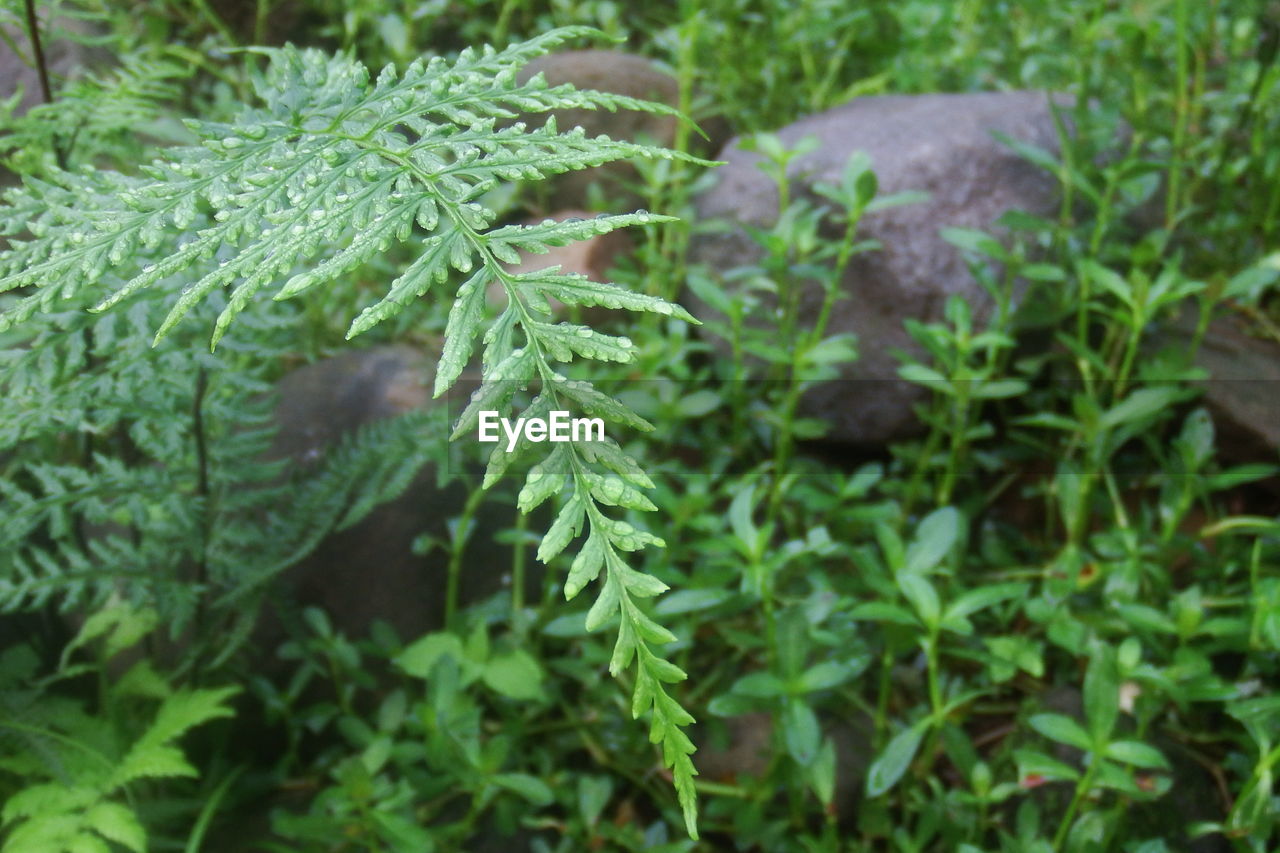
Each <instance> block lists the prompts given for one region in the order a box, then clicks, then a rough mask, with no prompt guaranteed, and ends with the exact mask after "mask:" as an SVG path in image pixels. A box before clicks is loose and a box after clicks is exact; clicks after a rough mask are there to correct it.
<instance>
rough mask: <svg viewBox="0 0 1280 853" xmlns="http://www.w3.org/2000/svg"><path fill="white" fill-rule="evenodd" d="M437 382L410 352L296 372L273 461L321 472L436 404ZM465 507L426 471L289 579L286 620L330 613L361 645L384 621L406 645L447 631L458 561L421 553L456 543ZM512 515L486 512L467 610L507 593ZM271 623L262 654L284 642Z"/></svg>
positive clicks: (469, 557)
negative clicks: (360, 438)
mask: <svg viewBox="0 0 1280 853" xmlns="http://www.w3.org/2000/svg"><path fill="white" fill-rule="evenodd" d="M429 376H430V361H429V359H427V358H426V357H425V356H424V355H422V354H421V353H419V352H417V351H416V350H414V349H412V348H411V347H406V346H383V347H373V348H370V349H364V350H350V351H347V352H343V353H341V354H339V355H336V356H333V357H331V358H327V359H324V360H321V361H317V362H315V363H314V364H310V365H307V366H306V367H302V368H300V369H298V370H295V371H294V372H292V373H290V374H288V375H287V376H285V377H284V378H283V379H282V380H281V381H280V383H279V386H278V390H279V394H280V397H279V402H278V404H277V406H276V421H277V424H278V426H279V433H278V435H277V437H276V440H275V443H274V446H273V447H272V449H271V452H270V454H269V455H270V457H271V458H275V459H280V458H287V459H290V460H292V462H293V463H294V464H295V465H296V466H299V467H302V468H307V467H311V466H313V465H316V464H318V463H319V462H320V460H321V459H322V458H323V456H324V454H325V452H326V451H328V450H329V448H331V447H333V446H334V445H335V444H336V443H337V442H338V441H339V440H340V439H341V438H343V437H344V436H346V435H349V434H351V433H353V432H355V431H356V430H357V429H359V428H360V427H362V426H366V425H369V424H372V423H374V422H376V421H379V420H383V419H386V418H391V417H394V416H396V415H400V414H404V413H406V412H409V411H411V410H414V409H420V408H423V407H425V406H428V405H430V404H431V402H430V393H429V390H428V387H427V385H426V382H427V381H428V378H429ZM465 501H466V493H465V490H464V488H463V484H462V483H461V482H458V481H455V482H453V483H451V484H450V485H449V486H448V487H446V488H445V489H443V490H441V489H439V488H437V486H436V474H435V471H434V470H433V469H432V468H431V467H430V466H428V467H427V468H424V469H423V470H422V471H421V472H419V474H418V476H417V477H416V478H415V479H414V481H413V482H412V484H411V485H410V486H409V487H408V489H406V490H405V492H404V493H403V494H401V495H400V496H399V497H398V498H395V499H394V500H392V501H390V502H388V503H385V504H383V505H381V506H379V507H378V508H376V509H374V510H373V511H372V512H371V513H370V514H369V515H368V516H367V517H365V518H364V519H363V520H362V521H360V522H359V523H357V524H355V525H353V526H351V527H349V528H347V529H345V530H342V531H339V532H336V533H333V534H330V535H329V536H328V537H327V538H326V539H325V540H324V541H323V542H321V543H320V545H319V546H318V547H317V548H316V549H315V551H314V552H313V553H312V554H311V555H310V556H308V557H306V558H305V559H304V560H302V561H301V562H300V563H298V564H297V565H295V566H293V567H291V568H289V569H288V570H286V571H285V572H284V573H283V574H282V575H281V578H280V582H279V584H278V585H277V589H278V593H277V596H278V597H280V598H283V599H284V600H285V602H286V603H287V604H288V605H289V606H288V607H286V611H294V610H297V609H299V608H301V607H305V606H318V607H321V608H323V609H324V610H326V611H328V613H329V615H330V618H331V621H332V622H333V624H334V627H335V629H336V630H338V631H341V632H343V633H345V634H347V635H348V636H351V637H359V636H364V635H366V634H367V633H368V630H369V627H370V625H371V624H372V622H373V620H375V619H382V620H384V621H386V622H388V623H389V624H390V625H391V626H392V628H394V629H395V630H396V632H397V634H398V635H399V636H400V638H401V639H402V640H405V641H407V640H409V639H411V638H414V637H417V636H419V635H421V634H423V633H426V632H427V631H431V630H435V629H438V628H440V627H441V626H442V624H443V621H444V609H445V607H444V604H445V602H444V590H445V583H446V571H447V563H448V557H447V555H446V554H445V553H443V552H442V550H441V549H438V548H437V549H432V550H431V551H430V552H428V553H427V554H426V555H424V556H418V555H415V554H414V553H413V551H412V545H413V542H414V540H415V539H416V538H417V537H418V536H419V535H420V534H423V533H430V534H432V535H434V536H436V537H438V538H440V539H442V540H445V541H447V539H448V534H447V526H446V525H447V522H448V521H449V519H450V518H453V517H455V516H457V515H458V514H459V513H460V512H461V511H462V507H463V505H464V503H465ZM512 513H513V510H510V509H509V508H507V507H502V506H498V505H496V504H489V505H486V506H483V507H482V508H481V511H480V513H479V514H478V517H477V519H476V524H477V527H476V530H475V532H474V533H473V535H472V536H471V538H470V540H469V542H468V546H467V551H466V555H465V559H464V566H463V568H464V571H463V573H462V576H461V578H460V582H459V603H460V604H462V605H465V604H466V603H469V602H474V601H478V600H480V599H482V598H484V597H487V596H488V595H491V594H493V593H494V592H497V591H498V589H499V588H500V586H501V584H502V576H503V571H502V569H501V567H502V566H503V565H506V564H509V562H510V548H509V547H507V546H500V545H497V544H495V543H494V542H493V541H492V534H493V532H494V531H496V530H498V529H501V528H502V527H506V526H508V525H509V524H510V523H511V521H512V519H513V515H512ZM285 618H286V620H287V619H288V618H289V616H288V613H287V612H286V615H285ZM267 622H268V625H267V626H266V628H265V629H264V630H265V631H266V634H267V635H271V634H273V633H274V634H275V636H264V637H261V638H260V639H259V643H258V645H259V646H260V647H263V646H266V647H270V643H271V641H272V640H276V639H279V635H278V628H273V627H272V626H271V624H270V622H271V620H269V619H268V620H267Z"/></svg>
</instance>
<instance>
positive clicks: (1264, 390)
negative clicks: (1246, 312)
mask: <svg viewBox="0 0 1280 853" xmlns="http://www.w3.org/2000/svg"><path fill="white" fill-rule="evenodd" d="M1194 328H1195V325H1194V320H1193V319H1192V318H1191V317H1190V316H1187V315H1184V318H1183V320H1182V322H1180V323H1179V325H1178V327H1177V328H1176V330H1175V332H1174V333H1173V334H1174V335H1175V336H1176V339H1175V341H1174V342H1173V343H1174V345H1175V346H1179V345H1180V346H1183V347H1185V346H1186V343H1187V338H1188V337H1189V336H1190V334H1191V333H1192V332H1193V331H1194ZM1196 366H1198V367H1202V368H1204V369H1205V370H1206V371H1208V373H1209V380H1208V381H1207V382H1205V384H1204V393H1205V401H1206V402H1207V403H1208V404H1209V409H1210V411H1211V412H1212V413H1213V414H1214V423H1215V425H1216V426H1217V428H1218V432H1219V433H1220V435H1219V440H1218V444H1219V446H1221V447H1223V448H1224V450H1226V451H1227V454H1228V456H1229V457H1231V458H1234V459H1238V460H1239V459H1245V458H1248V459H1253V460H1257V459H1265V458H1270V459H1274V458H1275V454H1276V451H1277V450H1280V397H1277V396H1276V389H1277V388H1280V344H1278V343H1276V342H1275V341H1273V340H1267V339H1264V338H1259V337H1255V336H1253V335H1250V334H1249V333H1248V331H1247V330H1246V328H1245V324H1244V323H1243V322H1241V321H1240V319H1239V318H1237V317H1234V316H1223V317H1219V318H1217V319H1215V320H1214V321H1213V322H1211V323H1210V324H1209V327H1208V328H1207V329H1206V330H1205V336H1204V340H1203V342H1202V343H1201V344H1200V349H1199V351H1198V352H1197V353H1196Z"/></svg>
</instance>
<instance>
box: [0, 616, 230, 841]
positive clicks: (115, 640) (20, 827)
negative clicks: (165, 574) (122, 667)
mask: <svg viewBox="0 0 1280 853" xmlns="http://www.w3.org/2000/svg"><path fill="white" fill-rule="evenodd" d="M156 626H157V614H156V612H155V611H154V610H152V609H149V608H145V609H140V608H136V607H134V606H132V605H130V604H128V603H126V602H123V601H120V600H116V601H113V602H110V603H109V604H108V605H107V606H106V607H104V608H103V609H101V610H98V611H97V612H95V613H94V614H93V615H91V616H90V617H89V618H88V619H86V620H85V622H84V625H83V627H82V628H81V630H80V632H79V633H78V634H77V635H76V637H75V638H74V639H73V640H72V642H71V643H70V644H69V645H68V646H67V647H66V649H65V650H64V652H63V661H62V665H61V666H60V668H59V671H58V672H57V673H56V674H55V675H54V676H53V677H46V678H39V677H38V676H37V673H36V664H37V659H36V657H35V655H34V653H33V652H32V650H31V648H30V647H28V646H15V647H12V648H10V649H8V650H7V651H6V653H5V657H4V659H3V661H2V664H0V674H2V675H3V677H4V679H5V681H4V682H3V683H0V702H3V707H4V714H3V716H0V743H3V744H4V746H5V750H4V759H3V761H0V778H3V777H6V776H7V777H16V779H17V780H18V785H19V790H17V791H16V792H12V793H11V794H10V795H8V796H7V797H6V800H5V804H4V807H3V809H0V826H3V828H4V829H5V830H6V832H5V837H4V844H3V846H0V850H4V851H6V853H27V851H37V850H40V851H49V853H62V851H67V853H74V852H75V851H81V850H108V849H110V848H109V846H108V843H107V842H108V841H110V842H114V843H116V844H118V845H120V846H122V847H124V848H126V849H128V850H132V851H134V853H144V851H146V850H148V849H152V848H151V846H150V844H149V841H148V833H147V830H146V828H145V826H144V824H143V821H142V818H141V817H140V815H139V807H140V800H141V799H143V796H144V794H143V791H144V790H145V786H146V785H147V783H149V782H151V783H152V784H154V780H165V779H174V778H182V777H195V776H197V775H198V774H197V770H196V768H195V767H194V766H193V765H192V764H191V762H190V761H189V760H188V758H187V757H186V756H185V755H184V754H183V752H182V750H181V749H179V748H178V746H177V744H176V742H177V741H178V739H179V738H181V737H182V736H183V735H185V734H186V733H187V732H188V731H190V730H191V729H194V728H196V727H198V726H201V725H203V724H205V723H207V722H209V721H212V720H216V719H218V718H222V717H230V716H231V715H232V710H231V708H230V706H229V705H228V700H229V699H230V698H231V697H232V696H234V695H235V694H236V693H238V692H239V689H238V688H236V687H219V688H206V689H196V690H192V689H185V688H184V689H174V688H173V687H171V686H170V685H169V683H168V682H167V681H166V680H165V679H164V678H163V677H162V676H161V675H160V674H159V673H157V672H156V671H155V669H154V668H153V667H152V666H151V664H150V663H149V662H148V661H146V660H140V661H138V662H136V663H134V664H133V665H132V666H131V667H130V668H129V669H128V670H127V671H126V672H125V673H124V674H123V675H121V676H120V677H119V678H118V679H117V680H115V681H114V682H111V683H110V685H109V686H108V682H107V678H106V673H105V668H106V667H107V666H108V664H109V663H110V662H111V660H112V659H113V658H116V657H117V656H118V655H120V654H122V653H124V652H127V651H130V650H134V649H135V647H136V646H137V645H138V643H139V641H140V640H141V639H142V638H143V637H144V636H146V635H147V634H149V633H151V632H152V631H153V630H154V629H155V628H156ZM91 646H92V647H94V648H95V650H96V652H97V655H96V657H97V660H96V662H94V663H75V662H73V660H72V658H71V656H72V653H73V652H75V651H76V650H78V649H84V648H89V647H91ZM86 676H96V677H97V678H98V679H99V680H100V682H101V684H102V687H103V693H104V695H103V697H102V703H101V704H102V707H101V709H100V711H99V713H97V714H93V713H89V712H88V710H87V709H86V708H85V707H84V705H83V704H82V703H79V702H76V701H74V700H71V699H69V698H66V697H57V698H55V697H54V696H52V695H50V694H52V693H53V692H54V691H53V687H54V685H56V684H57V683H58V682H64V681H68V680H72V679H77V678H84V677H86ZM5 783H6V784H5V787H6V788H10V789H12V782H11V781H10V780H9V779H5ZM151 796H153V797H154V792H151ZM210 803H211V804H216V798H212V799H211V800H210Z"/></svg>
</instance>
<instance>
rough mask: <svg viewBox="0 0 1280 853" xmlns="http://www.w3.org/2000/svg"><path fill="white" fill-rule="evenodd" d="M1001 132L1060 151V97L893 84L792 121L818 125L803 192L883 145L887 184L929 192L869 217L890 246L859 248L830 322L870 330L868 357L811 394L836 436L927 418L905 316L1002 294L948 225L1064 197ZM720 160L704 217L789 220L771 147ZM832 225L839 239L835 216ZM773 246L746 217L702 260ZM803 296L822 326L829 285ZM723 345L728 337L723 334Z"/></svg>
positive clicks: (812, 411)
mask: <svg viewBox="0 0 1280 853" xmlns="http://www.w3.org/2000/svg"><path fill="white" fill-rule="evenodd" d="M993 131H998V132H1001V133H1004V134H1007V135H1008V136H1010V137H1013V138H1015V139H1018V140H1022V141H1025V142H1029V143H1032V144H1034V145H1037V146H1039V147H1041V148H1045V149H1048V150H1050V151H1056V150H1057V149H1058V132H1057V129H1056V126H1055V123H1054V120H1053V115H1052V112H1051V109H1050V101H1049V97H1048V96H1047V95H1045V94H1043V93H1037V92H1002V93H989V94H945V95H887V96H882V97H868V98H859V99H858V100H855V101H853V102H852V103H849V104H846V105H844V106H842V107H837V108H835V109H832V110H828V111H827V112H824V113H820V114H818V115H814V116H810V117H808V118H805V119H802V120H800V121H798V122H796V123H794V124H792V125H790V126H788V127H786V128H783V129H782V130H781V131H779V132H778V136H779V138H780V139H781V140H782V142H783V143H784V144H785V145H787V146H789V147H790V146H794V145H795V144H796V143H797V142H799V141H800V140H801V139H803V138H804V137H806V136H815V137H816V138H817V139H818V142H819V145H818V147H817V149H816V150H814V151H813V152H811V153H809V154H806V155H804V156H802V157H798V158H797V159H796V160H794V161H792V164H791V168H790V174H791V175H792V177H793V181H794V184H793V186H794V192H795V195H796V196H797V197H801V196H804V197H808V198H810V199H811V200H813V201H815V202H825V200H824V199H822V198H821V197H820V196H817V195H816V194H815V193H813V191H812V187H813V185H814V184H815V183H819V182H824V183H832V184H838V183H839V180H840V176H841V174H842V173H843V171H844V167H845V164H846V163H847V162H848V159H849V157H850V156H851V155H852V154H853V153H854V152H856V151H865V152H867V154H869V155H870V157H871V160H872V165H873V168H874V170H875V172H876V175H877V177H878V179H879V186H880V193H881V195H889V194H892V193H898V192H903V191H907V190H920V191H924V192H927V193H929V194H930V199H929V200H928V201H926V202H921V203H917V204H909V205H905V206H902V207H896V208H891V209H887V210H883V211H878V212H875V213H872V214H869V215H868V216H866V217H865V218H864V219H863V221H862V227H861V231H860V235H859V236H860V237H861V238H863V239H875V240H879V241H880V243H881V244H882V248H881V249H879V250H877V251H873V252H869V253H865V254H862V255H860V256H857V257H855V258H854V260H853V262H852V263H851V264H850V265H849V267H848V269H847V270H846V272H845V275H844V280H843V282H842V286H843V289H844V291H845V293H846V294H847V296H848V297H849V298H847V299H843V300H841V301H839V302H837V303H836V305H835V308H834V310H833V311H832V314H831V320H830V324H829V325H828V328H827V331H828V333H829V334H835V333H841V332H852V333H854V334H855V335H857V337H858V351H859V353H860V356H859V359H858V361H857V362H855V363H853V364H849V365H845V366H844V367H843V369H842V372H841V376H840V378H839V379H837V380H832V381H829V382H826V383H823V384H822V385H820V386H818V387H816V388H814V389H813V390H812V392H811V393H809V394H808V395H806V397H805V398H804V400H803V402H802V414H805V415H808V416H812V417H819V418H822V419H823V420H825V421H826V422H827V424H828V425H829V427H830V429H829V432H828V436H827V437H828V438H829V439H831V440H834V441H839V442H844V443H848V444H855V445H867V446H874V445H879V444H883V443H884V442H887V441H892V440H894V439H898V438H902V437H904V436H907V435H910V434H911V433H913V432H915V431H916V430H918V428H919V423H918V421H917V418H916V417H915V414H914V413H913V411H912V406H913V404H915V403H916V402H918V401H919V400H921V399H922V396H923V395H922V391H921V389H919V388H918V387H917V386H913V385H911V384H909V383H907V382H905V381H902V380H900V379H899V378H898V373H897V371H898V366H899V362H898V360H897V359H895V358H894V357H893V355H892V354H891V353H890V350H892V349H894V348H900V349H902V350H905V351H908V352H914V353H917V354H921V351H920V348H919V347H918V346H917V345H916V344H915V342H914V341H913V340H912V339H911V338H910V337H909V336H908V334H907V333H906V331H905V330H904V329H903V321H904V320H906V319H907V318H915V319H918V320H923V321H932V320H937V319H939V318H940V317H941V316H942V310H943V306H944V305H945V304H946V301H947V298H948V297H949V296H951V295H952V294H959V295H961V296H963V297H964V298H965V299H966V300H968V301H969V302H970V303H971V304H972V305H973V306H974V309H975V311H974V313H975V315H977V316H979V317H981V316H982V313H983V310H984V307H985V306H987V305H988V303H989V300H988V298H987V296H986V293H985V292H984V291H983V290H982V288H981V287H980V286H979V285H978V284H977V282H976V281H974V279H973V277H972V276H971V275H970V273H969V271H968V268H967V267H966V265H965V262H964V259H963V258H962V257H961V255H960V252H959V251H958V250H957V249H956V248H955V247H953V246H952V245H951V244H949V243H947V242H946V241H945V240H943V239H942V238H941V237H940V236H939V235H938V231H939V229H941V228H944V227H947V226H958V227H965V228H980V229H987V230H989V229H991V228H992V225H993V223H994V222H995V220H996V219H998V218H999V217H1000V215H1001V214H1003V213H1004V212H1005V211H1007V210H1010V209H1015V208H1016V209H1019V210H1024V211H1027V212H1029V213H1032V214H1037V215H1042V216H1043V215H1046V214H1049V213H1051V212H1052V211H1053V210H1054V209H1055V207H1056V205H1057V203H1058V191H1057V190H1058V188H1057V182H1056V180H1055V179H1054V178H1053V177H1052V176H1051V175H1049V174H1047V173H1045V172H1043V171H1042V170H1040V169H1038V168H1037V167H1035V166H1033V165H1031V164H1030V163H1028V162H1027V161H1025V160H1023V159H1022V158H1021V157H1019V156H1018V155H1017V154H1015V153H1014V152H1013V151H1011V150H1010V149H1009V148H1007V147H1006V146H1005V145H1003V144H1001V143H1000V142H999V141H997V140H996V139H995V138H994V137H993V136H992V132H993ZM719 159H721V160H727V161H728V164H727V165H725V166H722V167H721V168H720V169H719V170H718V178H719V180H718V182H717V183H716V184H715V185H714V186H713V187H712V188H711V189H709V190H707V191H706V192H704V193H703V194H701V195H700V196H699V197H698V199H697V200H696V203H697V209H698V214H699V216H700V218H701V219H703V220H711V219H722V220H728V221H729V222H734V223H738V224H740V225H742V226H755V227H762V228H763V227H769V226H771V225H772V224H773V223H775V222H776V221H777V216H778V209H777V207H778V197H777V192H776V190H775V187H774V184H773V181H772V179H771V178H769V177H768V176H767V175H765V173H764V172H762V171H761V170H760V169H759V168H757V166H756V164H757V163H758V162H760V157H759V156H758V155H756V154H753V153H749V152H746V151H743V150H741V148H740V147H739V141H738V140H733V141H731V142H730V143H729V145H728V146H727V147H726V148H725V150H724V151H722V152H721V154H720V157H719ZM826 227H828V228H829V230H828V231H826V232H825V234H826V236H827V237H828V238H830V239H838V237H839V235H838V234H837V229H836V228H835V226H826ZM760 254H761V253H760V249H759V247H758V246H757V245H756V244H755V243H754V242H752V241H751V240H750V239H749V238H748V236H747V233H746V231H745V230H744V229H743V228H736V229H732V230H730V231H729V232H727V233H716V234H712V233H699V234H697V235H695V237H694V238H693V242H692V244H691V247H690V256H691V260H692V261H693V262H696V263H703V264H706V265H707V266H708V267H709V268H710V269H711V270H712V271H714V272H723V271H726V270H730V269H733V268H735V267H740V266H744V265H749V264H752V263H753V262H756V261H757V260H759V258H760ZM809 287H810V290H809V291H808V292H805V293H803V294H802V296H801V306H802V307H801V321H802V323H812V322H814V321H815V319H816V315H817V312H818V309H819V306H820V305H821V302H822V299H821V294H820V290H819V288H818V286H817V285H816V284H813V285H809ZM686 299H687V300H688V301H687V302H686V303H685V304H686V305H688V306H689V307H690V310H692V311H693V312H694V314H695V316H709V315H710V313H711V312H710V309H709V308H708V307H707V306H705V305H704V304H702V303H701V302H700V301H698V300H697V299H695V298H693V297H692V295H691V294H690V295H688V296H687V297H686ZM720 344H721V346H722V351H723V352H727V351H728V346H727V344H725V343H724V342H720Z"/></svg>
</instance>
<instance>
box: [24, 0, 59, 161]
mask: <svg viewBox="0 0 1280 853" xmlns="http://www.w3.org/2000/svg"><path fill="white" fill-rule="evenodd" d="M26 10H27V34H28V35H29V36H30V38H31V55H32V59H34V60H35V64H36V75H37V76H38V77H39V78H40V95H41V97H42V98H43V99H44V102H45V103H46V104H52V103H53V87H52V86H50V85H49V64H48V63H47V62H46V61H45V58H44V45H43V44H42V43H41V41H40V20H39V19H38V18H37V17H36V0H26ZM53 154H54V156H55V157H57V158H58V168H59V169H63V170H65V169H66V168H67V155H66V153H65V152H64V151H63V150H62V146H60V145H58V144H57V143H56V142H55V143H54V146H53Z"/></svg>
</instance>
